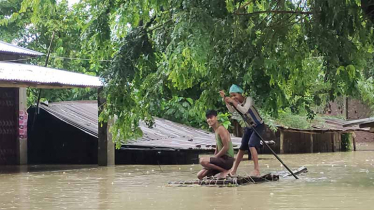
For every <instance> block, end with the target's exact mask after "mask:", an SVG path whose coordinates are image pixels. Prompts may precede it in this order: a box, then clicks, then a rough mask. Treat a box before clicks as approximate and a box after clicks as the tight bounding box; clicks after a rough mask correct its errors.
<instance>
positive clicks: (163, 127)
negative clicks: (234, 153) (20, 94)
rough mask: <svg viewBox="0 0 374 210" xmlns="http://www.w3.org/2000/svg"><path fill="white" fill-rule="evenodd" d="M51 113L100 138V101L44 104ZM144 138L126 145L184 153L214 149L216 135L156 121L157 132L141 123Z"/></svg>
mask: <svg viewBox="0 0 374 210" xmlns="http://www.w3.org/2000/svg"><path fill="white" fill-rule="evenodd" d="M40 108H41V109H43V110H45V111H47V112H48V113H50V114H52V115H53V116H55V117H57V118H58V119H61V120H62V121H64V122H66V123H68V124H70V125H72V126H74V127H76V128H78V129H80V130H82V131H84V132H86V133H88V134H90V135H92V136H94V137H96V138H97V137H98V106H97V102H96V101H65V102H56V103H50V104H49V105H48V106H47V105H45V104H41V106H40ZM140 128H141V129H142V131H143V137H142V138H139V139H136V140H130V141H129V142H128V143H127V144H126V145H131V146H147V147H169V148H180V149H212V148H213V147H212V146H213V145H215V136H214V134H213V133H210V132H207V131H205V130H202V129H196V128H193V127H189V126H186V125H182V124H179V123H175V122H171V121H169V120H165V119H161V118H155V125H154V127H153V128H148V126H146V125H145V124H144V123H140ZM232 142H233V145H234V148H235V147H236V148H237V147H239V145H240V142H241V138H237V137H232Z"/></svg>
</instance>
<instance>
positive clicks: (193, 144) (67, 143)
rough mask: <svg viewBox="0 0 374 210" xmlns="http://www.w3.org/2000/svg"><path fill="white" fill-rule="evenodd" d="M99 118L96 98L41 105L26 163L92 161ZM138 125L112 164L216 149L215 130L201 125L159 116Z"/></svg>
mask: <svg viewBox="0 0 374 210" xmlns="http://www.w3.org/2000/svg"><path fill="white" fill-rule="evenodd" d="M34 109H35V108H34V107H30V108H29V110H28V112H29V113H33V112H34ZM97 120H98V107H97V101H65V102H56V103H50V104H48V105H47V104H41V105H40V112H39V115H38V118H37V119H36V121H35V125H34V129H33V130H29V132H28V135H29V147H28V149H29V160H30V163H32V164H42V163H43V164H47V163H49V164H52V163H53V164H56V163H64V164H66V163H69V164H74V163H76V164H96V163H97V158H96V156H97V140H98V121H97ZM30 121H33V119H32V116H31V118H30ZM140 127H141V129H142V131H143V137H141V138H139V139H136V140H130V141H129V142H127V143H126V144H125V145H123V146H122V147H121V148H120V149H119V150H116V151H115V163H116V164H190V163H198V161H199V159H198V158H199V154H201V153H207V152H212V151H214V146H215V136H214V134H213V133H210V132H207V131H204V130H201V129H196V128H192V127H189V126H186V125H182V124H179V123H175V122H171V121H169V120H165V119H161V118H155V125H154V127H153V128H149V127H148V126H146V125H145V124H143V123H141V124H140ZM232 141H233V143H234V148H238V147H239V146H240V142H241V139H240V138H235V137H233V138H232Z"/></svg>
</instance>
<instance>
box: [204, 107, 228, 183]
mask: <svg viewBox="0 0 374 210" xmlns="http://www.w3.org/2000/svg"><path fill="white" fill-rule="evenodd" d="M206 121H207V123H208V125H209V126H210V127H212V128H213V130H214V133H215V135H216V150H215V152H214V156H213V157H203V158H200V164H201V165H202V166H203V167H204V169H203V170H201V171H200V172H199V173H198V174H197V178H199V179H203V178H204V177H206V176H208V177H209V176H214V175H216V174H218V173H219V175H218V178H226V176H227V175H228V174H229V172H230V171H229V170H230V169H231V167H232V166H233V164H234V161H235V158H234V149H233V147H232V142H231V138H230V133H229V131H228V130H227V129H226V128H225V127H223V126H222V125H220V124H219V122H218V119H217V111H215V110H209V111H207V112H206Z"/></svg>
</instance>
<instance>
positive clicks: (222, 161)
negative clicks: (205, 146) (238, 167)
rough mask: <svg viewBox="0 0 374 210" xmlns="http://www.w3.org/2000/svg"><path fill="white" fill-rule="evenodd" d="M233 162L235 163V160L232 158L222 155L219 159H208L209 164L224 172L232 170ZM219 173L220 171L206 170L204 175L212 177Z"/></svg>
mask: <svg viewBox="0 0 374 210" xmlns="http://www.w3.org/2000/svg"><path fill="white" fill-rule="evenodd" d="M234 161H235V158H233V157H229V156H227V155H223V156H221V157H218V158H216V157H210V160H209V162H210V163H211V164H213V165H216V166H219V167H221V168H223V169H225V170H230V169H231V168H232V166H233V165H234ZM218 173H220V171H218V170H214V169H208V173H207V174H206V176H208V177H209V176H214V175H216V174H218Z"/></svg>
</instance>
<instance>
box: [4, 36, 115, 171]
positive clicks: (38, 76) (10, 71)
mask: <svg viewBox="0 0 374 210" xmlns="http://www.w3.org/2000/svg"><path fill="white" fill-rule="evenodd" d="M40 55H43V54H42V53H38V52H35V51H32V50H28V49H25V48H22V47H18V46H15V45H12V44H8V43H4V42H0V165H4V164H27V163H28V159H27V157H28V147H29V145H30V144H29V142H28V138H27V132H28V130H29V128H28V127H27V125H28V124H29V123H28V115H27V96H26V88H27V87H35V88H41V89H42V88H45V89H55V88H87V87H89V88H97V89H98V94H99V92H100V90H101V88H102V86H103V85H102V82H101V81H100V79H99V78H98V77H94V76H89V75H85V74H79V73H74V72H69V71H64V70H58V69H53V68H46V67H40V66H35V65H28V64H21V63H16V62H17V61H22V60H23V59H24V58H25V57H27V56H31V57H33V56H40ZM98 98H99V100H101V98H100V95H99V97H98ZM101 101H102V100H101ZM98 129H99V130H100V132H99V133H100V134H101V135H99V141H98V142H99V143H98V146H97V150H98V152H97V159H98V163H99V164H100V165H108V164H113V163H114V150H113V148H112V145H113V143H112V142H111V141H107V140H108V138H107V127H106V124H103V126H100V127H99V128H98ZM52 140H53V139H52Z"/></svg>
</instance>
